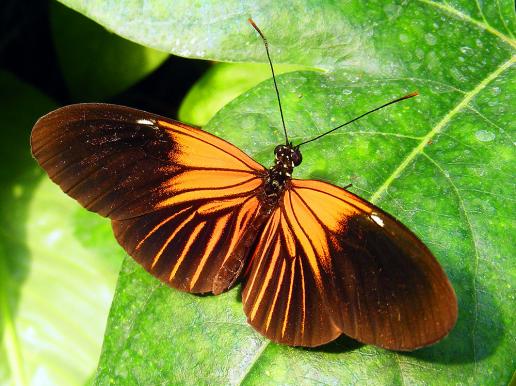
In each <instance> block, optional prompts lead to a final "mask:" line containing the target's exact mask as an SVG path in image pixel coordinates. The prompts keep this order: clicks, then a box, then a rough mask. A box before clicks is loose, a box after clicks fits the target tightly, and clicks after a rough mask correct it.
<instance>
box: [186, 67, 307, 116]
mask: <svg viewBox="0 0 516 386" xmlns="http://www.w3.org/2000/svg"><path fill="white" fill-rule="evenodd" d="M301 69H305V68H304V67H302V66H295V65H294V66H293V65H288V64H283V65H278V66H275V68H274V71H275V72H276V74H283V73H285V72H291V71H297V70H301ZM270 76H271V69H270V67H269V65H268V64H265V63H264V64H261V63H216V64H214V65H213V66H212V67H211V68H210V69H209V70H208V71H206V73H205V74H204V75H203V77H202V78H201V80H199V81H198V82H197V83H196V84H195V85H194V86H193V87H192V88H191V89H190V91H189V92H188V94H187V95H186V97H185V99H184V100H183V102H182V103H181V107H180V108H179V113H178V115H179V120H180V121H182V122H187V123H190V124H193V125H197V126H204V125H206V124H207V123H208V122H209V120H210V119H211V118H212V117H213V116H214V115H215V113H216V112H217V111H219V110H220V109H221V108H222V107H224V105H226V104H227V103H229V102H231V101H232V100H233V99H234V98H236V97H237V96H239V95H240V94H242V93H244V92H246V91H248V90H249V89H251V88H252V87H254V86H256V85H257V84H258V83H260V82H262V81H264V80H265V79H268V78H270Z"/></svg>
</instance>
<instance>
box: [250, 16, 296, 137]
mask: <svg viewBox="0 0 516 386" xmlns="http://www.w3.org/2000/svg"><path fill="white" fill-rule="evenodd" d="M247 21H248V22H249V24H251V25H252V26H253V28H254V29H255V30H256V32H258V34H259V35H260V37H261V38H262V40H263V44H264V45H265V51H266V52H267V59H269V64H270V66H271V72H272V80H273V81H274V88H275V89H276V96H277V97H278V106H279V111H280V115H281V124H282V125H283V132H284V133H285V141H286V145H287V146H288V144H289V142H288V135H287V128H286V126H285V118H283V109H282V108H281V100H280V96H279V90H278V84H277V83H276V75H275V74H274V66H273V65H272V60H271V56H270V54H269V43H268V42H267V39H266V38H265V36H264V34H263V33H262V31H260V28H258V26H257V25H256V24H255V22H254V21H253V19H251V18H249V19H247Z"/></svg>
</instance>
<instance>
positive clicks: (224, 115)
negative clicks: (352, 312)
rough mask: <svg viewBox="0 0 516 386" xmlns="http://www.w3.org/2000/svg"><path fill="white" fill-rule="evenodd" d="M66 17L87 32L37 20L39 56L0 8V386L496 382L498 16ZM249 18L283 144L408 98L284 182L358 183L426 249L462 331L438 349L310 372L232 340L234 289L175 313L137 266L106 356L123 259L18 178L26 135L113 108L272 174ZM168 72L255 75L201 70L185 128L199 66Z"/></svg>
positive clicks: (507, 117)
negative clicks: (81, 110)
mask: <svg viewBox="0 0 516 386" xmlns="http://www.w3.org/2000/svg"><path fill="white" fill-rule="evenodd" d="M63 3H65V4H67V5H68V6H70V7H71V8H74V9H76V10H77V11H79V13H80V14H83V15H86V16H87V17H88V18H90V19H91V20H94V21H96V22H97V23H99V24H95V23H93V22H92V21H91V20H88V19H86V18H85V17H84V16H81V15H80V14H79V13H73V12H72V11H70V10H69V9H66V8H65V7H63V6H62V5H59V4H57V3H49V6H50V8H49V11H48V13H47V14H45V17H44V18H40V19H38V20H39V23H40V24H38V25H39V26H40V27H41V26H42V31H43V32H42V36H41V37H39V39H40V40H36V42H38V44H41V49H40V51H38V44H34V43H33V44H32V45H30V44H28V42H29V41H31V42H34V40H30V39H35V38H34V36H33V33H32V32H31V33H28V32H26V33H25V34H24V33H23V31H33V30H34V29H33V26H32V25H31V23H32V22H33V21H34V20H33V19H30V18H28V19H27V18H24V17H20V14H18V13H17V12H16V10H17V8H16V7H17V6H16V2H15V1H7V2H6V3H5V4H4V5H2V7H4V8H3V10H5V12H3V13H2V15H7V16H9V15H11V17H8V20H7V21H8V22H5V23H3V26H4V27H3V28H5V29H6V32H5V38H4V39H3V40H2V41H0V43H2V45H0V49H1V50H2V52H0V54H1V55H0V57H1V60H0V65H1V66H2V69H3V70H2V72H0V86H1V87H0V101H1V102H2V103H1V105H0V112H1V114H0V116H1V117H2V123H1V128H2V131H3V132H4V133H6V134H7V135H6V136H5V137H4V140H3V141H1V142H0V149H1V153H0V154H1V156H2V160H3V167H2V168H0V175H1V176H2V181H3V183H2V185H1V187H0V197H1V201H0V211H1V215H2V219H3V220H4V223H3V226H2V229H1V230H0V312H1V317H0V334H1V335H0V336H1V337H2V340H1V345H0V384H4V383H5V384H14V385H25V384H62V385H80V384H85V383H87V382H96V383H97V384H111V383H113V384H160V383H165V384H199V383H201V384H228V383H229V384H296V385H298V384H314V383H315V384H319V383H323V384H389V385H390V384H418V385H419V384H432V385H434V384H442V385H447V384H451V383H453V384H456V383H460V384H472V385H473V384H483V385H503V384H507V383H508V382H509V381H510V378H511V376H512V374H513V371H514V368H515V366H514V355H513V349H514V346H515V343H516V342H515V337H514V336H515V335H514V325H515V319H516V315H515V314H514V311H513V310H514V309H515V305H516V304H515V300H514V288H513V287H514V283H515V278H516V267H515V264H514V262H513V261H514V259H513V256H514V255H515V250H514V246H513V244H514V243H513V241H512V235H513V234H514V218H513V217H514V216H512V213H514V209H515V208H514V198H513V196H514V184H513V179H514V178H513V176H514V171H515V170H514V164H515V163H514V145H513V143H514V132H515V130H514V129H515V127H514V113H515V108H514V104H513V103H512V99H514V98H513V96H514V95H515V91H516V90H515V89H516V81H515V79H516V77H515V74H514V66H513V64H514V61H515V59H514V51H515V47H516V42H515V40H514V31H515V26H516V20H515V16H514V9H513V6H514V3H513V2H512V1H507V0H505V1H499V2H485V3H478V2H469V1H460V0H451V1H447V2H439V1H432V0H419V1H413V2H403V1H399V2H398V1H392V2H385V1H370V2H367V5H366V2H363V1H348V2H342V3H340V2H319V3H313V2H308V1H306V2H305V1H296V2H281V3H280V2H270V3H269V2H268V3H256V2H246V1H244V2H242V1H238V2H233V1H225V2H217V1H210V2H202V3H200V2H190V1H176V2H168V1H165V0H149V1H146V2H144V3H143V4H142V3H140V2H130V1H127V2H125V1H123V2H122V1H114V0H110V1H80V0H66V1H63ZM249 16H252V17H253V18H254V19H255V21H256V22H257V23H258V24H259V25H260V27H261V28H262V30H263V31H264V32H265V33H266V35H267V36H268V39H269V41H270V44H271V50H272V56H273V60H274V61H275V63H277V64H278V68H281V69H282V71H281V72H284V73H283V74H282V75H281V76H279V77H278V82H279V87H280V92H281V95H282V103H283V105H284V109H285V113H286V123H287V127H288V128H289V133H290V136H291V138H292V139H293V140H294V142H298V141H301V140H304V139H307V138H310V137H311V136H313V135H315V134H317V133H320V132H322V131H323V130H325V129H328V128H331V127H333V126H336V125H337V124H339V123H341V122H344V121H346V120H347V119H349V118H351V117H353V116H355V115H357V114H360V113H362V112H363V111H365V110H367V109H369V108H371V107H374V106H376V105H378V104H380V103H382V102H385V101H386V100H389V99H391V98H393V97H396V96H399V95H402V94H403V93H406V92H409V91H413V90H415V89H418V90H419V91H420V93H421V96H420V97H419V98H417V99H413V100H410V101H407V102H404V103H403V104H399V105H396V106H393V107H392V108H389V110H386V111H382V112H380V113H378V114H376V115H372V116H370V117H367V118H366V119H364V120H362V121H360V122H358V123H357V124H355V125H353V126H350V127H348V128H346V129H345V130H342V131H340V132H336V133H335V135H332V136H328V137H326V138H324V139H322V140H320V141H318V142H316V143H315V144H313V145H311V146H307V147H306V149H305V150H304V153H303V156H304V157H303V158H304V162H303V164H302V165H301V166H300V167H299V168H298V169H296V177H303V178H321V179H325V180H328V181H330V182H333V183H335V184H337V185H346V184H348V183H353V189H354V190H355V191H356V192H357V193H359V194H360V195H362V196H364V197H365V198H368V199H372V200H373V201H374V202H375V203H377V204H378V205H380V206H381V207H382V208H384V209H386V210H387V211H389V212H390V213H392V214H394V215H395V216H396V217H398V218H399V219H400V220H401V221H403V222H404V223H405V224H406V225H408V226H409V227H410V228H411V229H413V230H414V231H415V232H416V233H417V234H418V235H419V236H420V237H421V238H422V239H423V240H424V241H425V243H427V244H428V245H429V247H430V248H431V249H432V250H433V251H434V253H435V255H436V256H437V258H438V260H439V261H440V262H441V263H442V264H443V266H444V268H445V269H446V271H447V272H448V274H449V276H450V279H451V281H452V283H453V285H454V287H455V290H456V292H457V296H458V299H459V307H460V314H459V321H458V323H457V326H456V328H455V329H454V330H453V331H452V333H451V334H450V336H449V337H448V338H446V339H445V340H444V341H442V342H441V343H439V344H437V345H435V346H433V347H429V348H426V349H423V350H419V351H416V352H414V353H402V354H400V353H394V352H387V351H385V350H381V349H378V348H375V347H372V346H362V345H358V344H357V343H356V342H353V341H351V340H350V339H347V338H345V337H343V338H341V339H339V340H337V341H336V342H334V343H332V344H330V345H327V346H324V347H322V348H319V349H315V350H306V349H300V348H291V347H285V346H281V345H275V344H272V343H270V342H268V341H267V340H266V339H264V338H263V337H261V336H260V335H259V334H257V333H256V332H254V331H253V330H252V328H251V327H250V326H248V325H247V323H246V320H245V315H244V314H243V311H242V309H241V303H240V300H239V288H238V287H237V288H235V289H234V290H232V291H229V292H228V293H226V294H223V295H221V296H218V297H213V296H208V297H197V296H193V295H189V294H184V293H180V292H178V291H174V290H172V289H170V288H167V287H165V286H163V285H162V284H160V283H159V282H158V281H157V280H155V279H154V278H152V277H151V276H150V275H148V274H147V273H145V272H144V271H143V270H142V269H141V268H140V267H139V266H138V265H137V264H135V263H134V262H133V261H132V260H130V259H126V260H125V261H124V263H123V267H122V271H121V273H120V277H119V282H118V286H117V289H116V294H115V298H114V301H113V305H112V309H111V312H110V314H109V323H108V328H107V331H106V335H105V336H104V333H103V331H104V326H105V321H106V318H107V313H108V309H109V306H110V304H111V299H112V296H113V293H114V286H115V280H116V277H117V274H118V268H119V266H120V263H121V260H122V258H123V256H124V253H123V251H122V250H121V248H120V247H119V246H118V245H117V244H116V242H115V241H114V239H113V237H112V235H111V231H110V226H109V221H106V220H105V219H102V218H100V217H99V216H97V215H95V214H91V213H88V212H86V211H85V210H83V209H82V208H80V207H79V206H78V205H77V204H76V203H74V202H73V201H72V200H70V199H69V198H67V197H66V196H65V195H64V194H63V193H61V192H60V191H59V189H58V188H56V187H55V186H54V185H52V183H50V182H49V181H48V179H46V178H45V177H43V173H42V171H41V170H40V169H39V168H38V167H37V165H35V163H34V162H33V161H32V160H31V158H30V153H29V146H28V142H29V141H28V138H29V133H30V129H31V127H32V125H33V123H34V122H35V120H36V119H37V118H38V117H39V116H41V115H43V114H45V113H46V112H48V111H50V110H51V109H53V108H55V107H56V106H58V105H60V104H66V103H71V102H73V101H90V100H105V101H114V102H117V103H122V104H129V105H133V106H134V107H140V108H146V109H150V110H153V111H154V112H161V113H166V114H168V115H172V116H173V115H174V114H175V112H177V111H179V116H180V118H181V119H184V120H186V121H188V122H190V123H192V124H197V125H204V124H206V123H207V126H206V129H207V130H210V131H211V132H213V133H215V134H217V135H220V136H221V137H223V138H225V139H227V140H229V141H231V142H232V143H234V144H235V145H237V146H239V147H241V148H242V149H244V150H245V151H246V152H248V153H249V154H251V155H253V156H254V157H255V158H256V159H257V160H259V161H260V162H262V163H263V164H264V165H268V164H269V163H270V162H271V154H272V149H273V148H274V146H275V145H276V144H277V143H280V142H281V141H282V133H281V127H280V125H279V123H280V120H279V114H278V110H277V105H276V99H275V95H274V92H273V89H272V85H271V81H270V79H267V78H268V72H267V71H268V69H267V66H266V65H264V64H260V63H263V62H264V60H265V56H264V51H263V46H262V45H261V42H260V41H259V40H258V38H257V36H256V33H255V32H254V30H252V29H251V28H250V27H249V25H248V24H247V23H246V20H247V18H248V17H249ZM103 27H105V28H106V29H107V30H105V29H104V28H103ZM20 31H22V32H20ZM108 31H111V32H108ZM17 36H20V37H19V38H17ZM120 36H121V37H123V38H125V39H127V40H124V39H122V38H121V37H120ZM23 39H27V40H23ZM128 40H131V41H133V42H136V43H140V44H142V45H138V44H135V43H131V42H129V41H128ZM24 43H27V44H26V45H24ZM26 47H31V48H32V49H33V50H35V52H36V53H38V52H39V55H38V54H36V53H34V52H32V51H29V52H27V49H26ZM151 47H152V48H154V49H159V50H160V51H161V52H158V51H155V50H153V49H152V48H151ZM17 50H18V51H17ZM163 52H171V53H173V54H175V55H180V56H185V57H190V58H201V59H205V60H216V61H227V62H248V63H238V64H230V63H222V64H215V65H213V66H212V67H211V68H210V69H209V70H208V71H207V72H206V73H205V74H204V76H203V77H202V78H201V79H200V80H199V81H198V82H197V83H196V84H195V86H194V87H193V88H191V91H190V93H189V94H188V95H187V96H186V97H185V98H184V103H183V105H182V107H181V108H179V101H180V100H181V99H183V96H184V91H186V90H187V89H188V88H190V87H191V85H190V83H191V80H192V79H195V78H196V76H197V75H199V74H200V73H201V72H202V71H203V70H204V69H205V68H206V67H207V66H206V64H202V63H199V62H195V61H191V60H181V59H177V58H169V59H167V56H166V55H165V54H163ZM17 55H19V56H20V58H21V59H18V60H17V59H16V56H17ZM22 59H25V60H22ZM160 65H161V66H160ZM280 66H283V67H280ZM42 68H43V70H44V71H43V70H42ZM302 69H307V70H305V71H297V70H302ZM45 71H46V72H45ZM13 74H14V75H13ZM188 81H189V82H188ZM223 106H225V107H224V108H222V107H223ZM221 108H222V110H220V111H219V109H221ZM103 340H104V347H103V350H102V355H101V357H100V362H99V367H98V371H97V373H96V375H95V371H96V367H97V362H98V361H99V353H100V348H101V345H102V341H103Z"/></svg>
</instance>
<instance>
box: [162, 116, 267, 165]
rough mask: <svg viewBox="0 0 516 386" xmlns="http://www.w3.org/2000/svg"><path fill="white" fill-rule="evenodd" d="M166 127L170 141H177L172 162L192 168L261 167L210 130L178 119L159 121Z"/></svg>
mask: <svg viewBox="0 0 516 386" xmlns="http://www.w3.org/2000/svg"><path fill="white" fill-rule="evenodd" d="M158 124H159V125H160V126H162V127H164V128H166V129H167V131H168V133H169V134H170V135H171V137H172V141H173V142H176V143H178V144H179V149H177V150H176V151H175V152H174V153H173V154H172V158H173V160H174V162H176V163H178V164H181V165H183V166H186V167H191V168H210V169H217V168H221V169H235V170H245V171H248V172H251V173H254V172H256V171H257V170H263V166H262V165H260V164H259V163H258V162H256V161H254V160H253V159H252V158H250V157H249V156H248V155H247V154H245V153H244V152H243V151H242V150H240V149H238V148H237V147H236V146H233V145H231V144H230V143H229V142H226V141H224V140H223V139H221V138H219V137H216V136H214V135H211V134H210V133H208V132H206V131H203V130H199V129H196V128H194V127H191V126H187V125H184V124H181V123H180V122H173V123H172V122H168V121H164V120H158Z"/></svg>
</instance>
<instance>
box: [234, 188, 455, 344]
mask: <svg viewBox="0 0 516 386" xmlns="http://www.w3.org/2000/svg"><path fill="white" fill-rule="evenodd" d="M264 229H265V231H264V234H262V236H261V239H260V241H259V243H258V248H257V250H256V251H255V254H254V256H253V260H252V268H251V270H250V273H249V277H248V280H247V282H246V284H245V287H244V291H243V303H244V310H245V312H246V314H247V316H248V320H249V323H250V324H252V325H253V326H254V327H255V328H256V329H257V330H258V331H260V332H261V333H262V334H264V335H265V336H267V337H269V338H270V339H272V340H274V341H276V342H280V343H286V344H289V345H301V346H318V345H321V344H324V343H326V342H329V341H331V340H333V339H335V338H336V337H337V336H338V335H340V334H341V333H345V334H346V335H349V336H351V337H353V338H355V339H357V340H359V341H361V342H363V343H370V344H375V345H377V346H380V347H384V348H388V349H394V350H412V349H415V348H418V347H421V346H425V345H428V344H431V343H433V342H436V341H437V340H439V339H441V338H442V337H443V336H445V335H446V334H447V333H448V332H449V330H450V329H451V328H452V327H453V325H454V324H455V320H456V317H457V302H456V298H455V294H454V291H453V289H452V287H451V285H450V283H449V281H448V279H447V277H446V275H445V273H444V272H443V270H442V268H441V267H440V265H439V264H438V263H437V261H436V260H435V258H434V257H433V255H432V254H431V253H430V251H429V250H428V249H427V248H426V247H425V246H424V245H423V244H422V243H421V241H419V240H418V239H417V237H416V236H414V234H412V233H411V232H410V231H409V230H408V229H407V228H406V227H405V226H403V225H402V224H401V223H399V222H398V221H396V220H395V219H394V218H393V217H391V216H389V215H388V214H386V213H385V212H383V211H382V210H380V209H379V208H377V207H375V206H374V205H372V204H370V203H368V202H366V201H364V200H362V199H360V198H359V197H357V196H355V195H353V194H351V193H349V192H347V191H345V190H343V189H340V188H337V187H335V186H333V185H329V184H326V183H323V182H319V181H300V180H292V182H291V186H290V187H289V189H288V190H287V191H286V192H285V195H284V196H283V200H282V203H281V204H280V205H279V207H278V208H277V209H276V211H275V212H274V215H273V216H272V217H271V218H270V220H269V221H268V223H267V224H266V225H265V228H264Z"/></svg>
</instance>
